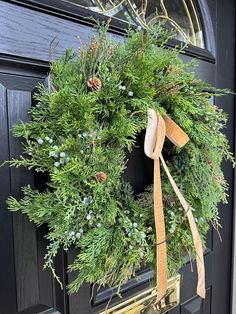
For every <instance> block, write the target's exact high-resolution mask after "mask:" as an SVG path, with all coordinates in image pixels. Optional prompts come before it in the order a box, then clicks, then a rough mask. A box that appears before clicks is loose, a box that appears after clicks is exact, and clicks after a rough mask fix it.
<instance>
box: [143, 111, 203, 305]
mask: <svg viewBox="0 0 236 314" xmlns="http://www.w3.org/2000/svg"><path fill="white" fill-rule="evenodd" d="M165 136H167V137H168V138H169V140H170V141H171V142H172V143H173V144H174V145H176V146H177V147H183V146H184V145H185V144H186V143H187V142H188V141H189V137H188V135H187V134H186V133H185V132H184V131H183V130H182V129H181V128H180V127H179V126H178V125H177V124H176V123H175V122H174V121H173V120H171V119H170V118H169V117H168V116H166V115H165V116H163V117H162V116H160V115H158V114H157V113H156V112H155V110H154V109H148V125H147V129H146V136H145V142H144V151H145V154H146V155H147V156H148V157H149V158H151V159H153V160H154V188H153V190H154V219H155V227H156V243H157V246H156V254H157V269H156V273H157V301H159V300H161V299H162V298H163V297H164V296H165V294H166V290H167V250H166V235H165V222H164V211H163V202H162V188H161V175H160V160H161V162H162V165H163V167H164V170H165V172H166V174H167V177H168V179H169V181H170V183H171V185H172V187H173V190H174V191H175V193H176V196H177V197H178V199H179V201H180V203H181V205H182V207H183V209H184V211H185V214H186V216H187V218H188V221H189V226H190V229H191V232H192V237H193V242H194V247H195V251H196V262H197V271H198V286H197V294H198V295H199V296H200V297H202V298H205V267H204V257H203V248H202V242H201V238H200V235H199V232H198V229H197V226H196V223H195V220H194V217H193V214H192V211H191V208H190V206H189V205H188V203H187V202H186V200H185V198H184V196H183V194H182V193H181V191H180V189H179V188H178V186H177V185H176V183H175V181H174V179H173V178H172V176H171V174H170V172H169V169H168V167H167V165H166V163H165V161H164V158H163V156H162V154H161V152H162V149H163V145H164V141H165Z"/></svg>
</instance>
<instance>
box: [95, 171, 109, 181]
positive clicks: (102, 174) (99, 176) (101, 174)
mask: <svg viewBox="0 0 236 314" xmlns="http://www.w3.org/2000/svg"><path fill="white" fill-rule="evenodd" d="M96 178H97V180H98V181H99V182H100V183H103V182H105V181H106V179H107V175H106V174H105V172H102V171H101V172H97V173H96Z"/></svg>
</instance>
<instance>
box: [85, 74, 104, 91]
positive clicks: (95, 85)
mask: <svg viewBox="0 0 236 314" xmlns="http://www.w3.org/2000/svg"><path fill="white" fill-rule="evenodd" d="M87 84H88V87H89V88H90V89H91V90H92V91H99V90H100V89H101V87H102V83H101V81H100V80H99V78H97V77H96V76H92V77H91V78H90V79H89V80H88V83H87Z"/></svg>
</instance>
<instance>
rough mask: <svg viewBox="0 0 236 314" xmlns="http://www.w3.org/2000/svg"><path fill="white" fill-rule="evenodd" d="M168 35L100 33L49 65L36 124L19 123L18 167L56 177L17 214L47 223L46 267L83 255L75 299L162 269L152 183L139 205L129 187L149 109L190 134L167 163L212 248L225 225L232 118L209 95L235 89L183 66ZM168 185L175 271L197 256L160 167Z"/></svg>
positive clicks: (28, 190)
mask: <svg viewBox="0 0 236 314" xmlns="http://www.w3.org/2000/svg"><path fill="white" fill-rule="evenodd" d="M169 38H170V34H169V33H168V32H167V31H166V30H165V29H164V28H163V26H162V25H157V26H155V27H153V28H151V29H150V30H148V31H146V30H139V31H134V30H131V29H130V30H129V31H128V33H127V36H126V38H125V43H124V44H121V43H118V42H115V41H114V40H113V39H112V38H111V37H110V36H109V35H108V34H107V26H102V27H98V31H97V35H96V36H95V37H94V38H91V40H90V42H89V43H88V44H84V45H82V46H81V47H80V49H79V52H78V53H76V52H73V51H72V50H68V51H66V53H65V55H64V56H63V57H61V58H60V59H59V60H56V61H54V62H53V63H52V65H51V72H50V78H51V87H50V88H49V87H45V86H43V85H39V87H38V92H37V94H36V95H35V98H36V100H37V105H36V106H35V107H33V108H32V109H31V110H30V113H29V114H30V117H31V121H30V122H28V123H24V122H21V123H19V124H18V125H15V126H14V127H13V134H14V136H15V137H20V138H22V143H23V154H22V156H20V158H19V159H18V160H11V161H10V163H11V165H12V166H16V167H19V166H25V167H27V168H28V169H34V170H35V171H39V172H46V173H48V176H49V180H48V182H47V185H48V188H47V189H46V190H45V191H44V192H39V191H37V190H35V189H34V188H33V187H30V186H27V187H23V192H24V197H23V198H22V199H21V200H16V199H15V198H13V197H10V198H9V200H8V205H9V209H10V210H11V211H21V212H22V213H24V214H26V215H27V216H28V217H29V219H30V220H31V221H33V222H34V223H35V224H36V225H37V226H40V225H41V224H43V223H46V224H47V225H48V233H47V235H46V237H47V239H48V241H49V244H48V247H47V254H46V256H45V267H49V268H51V269H52V271H53V273H54V275H55V271H54V269H53V259H54V257H55V256H56V254H57V252H58V249H59V248H60V247H62V248H63V249H64V250H65V251H67V250H68V249H69V248H70V247H71V246H75V247H77V248H78V255H77V258H76V260H75V261H74V263H73V264H72V265H70V266H69V271H78V270H79V275H78V277H77V278H76V279H75V280H74V281H73V282H72V283H71V284H70V286H69V292H71V293H72V292H75V291H77V290H78V289H79V287H80V286H81V284H82V283H83V282H84V281H87V282H89V283H97V284H98V285H99V286H102V285H105V284H108V285H110V286H116V287H118V288H120V286H121V285H122V284H123V283H125V282H126V281H127V280H128V279H129V278H131V277H132V276H134V275H135V272H136V271H137V270H138V269H139V268H140V267H141V266H143V265H151V266H152V265H154V264H155V226H154V219H153V199H152V187H149V188H147V190H146V191H144V193H143V194H141V195H139V196H138V197H134V195H133V190H132V187H131V186H130V184H129V183H127V182H123V180H122V179H121V176H122V173H123V171H124V169H125V162H126V156H125V152H126V150H127V149H128V150H132V148H133V146H134V145H135V142H136V138H137V135H138V134H139V133H140V132H141V131H142V130H143V129H145V127H146V123H147V108H149V107H151V108H154V109H155V110H156V111H157V112H159V113H161V114H163V113H166V114H168V115H169V116H170V117H171V118H172V119H173V120H174V121H175V122H176V123H177V124H179V125H180V126H181V128H182V129H183V130H184V131H185V132H186V133H187V134H188V135H189V137H190V142H189V143H188V144H187V145H186V146H185V147H183V148H182V149H177V148H176V147H175V146H174V145H173V144H171V143H170V142H168V140H166V143H165V145H164V155H165V158H166V160H167V163H168V166H169V168H170V172H171V174H172V175H173V177H174V178H175V180H176V182H177V184H178V185H179V186H180V187H181V189H182V191H183V193H184V195H185V197H186V199H187V201H188V203H189V204H191V205H192V210H193V211H194V216H195V219H196V222H197V225H198V228H199V231H200V234H201V237H202V239H203V242H204V241H205V237H206V233H207V230H208V229H209V223H213V225H214V226H215V227H216V228H218V226H219V215H218V209H217V205H218V203H219V202H221V201H223V202H226V191H227V183H226V182H225V179H224V175H223V173H222V170H221V163H222V160H223V159H224V158H226V159H230V160H231V161H233V160H232V156H231V154H230V153H229V146H228V141H227V139H226V137H225V135H224V134H222V132H221V130H222V128H223V127H224V126H225V124H226V120H227V118H226V115H225V113H223V112H222V110H221V109H219V108H217V106H215V105H212V104H211V103H210V98H211V97H212V96H214V95H221V94H224V93H227V91H226V90H223V91H222V90H216V89H215V88H213V87H212V86H209V85H208V84H207V83H205V82H203V81H201V80H199V79H197V78H196V75H195V72H194V68H195V66H196V65H195V64H194V62H190V63H187V64H184V63H183V62H182V61H181V59H180V58H179V53H180V49H177V48H169V49H167V48H166V47H165V44H166V42H167V41H168V39H169ZM91 77H96V78H98V79H99V80H100V81H101V84H102V86H101V89H99V90H96V91H93V90H91V89H90V88H89V87H88V85H87V82H88V80H89V79H90V78H91ZM97 172H103V173H105V174H106V180H105V181H104V182H100V181H99V180H97V179H96V173H97ZM162 183H163V198H164V209H165V223H166V232H167V246H168V270H169V275H172V274H174V273H176V272H177V271H178V269H179V267H180V266H181V265H182V264H183V260H184V256H185V254H186V252H188V253H189V254H190V255H192V254H194V250H193V242H192V238H191V233H190V230H189V226H188V223H187V221H186V219H185V217H184V213H183V210H182V209H181V206H180V204H179V202H178V200H177V199H176V196H175V195H174V192H173V190H172V188H171V186H170V184H169V182H168V179H167V177H166V176H165V174H164V172H163V171H162ZM55 276H56V275H55ZM57 279H58V278H57ZM58 280H59V279H58ZM118 291H119V289H118Z"/></svg>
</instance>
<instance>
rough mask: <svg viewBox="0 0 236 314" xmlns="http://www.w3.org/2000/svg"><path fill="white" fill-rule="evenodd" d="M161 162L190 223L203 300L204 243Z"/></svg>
mask: <svg viewBox="0 0 236 314" xmlns="http://www.w3.org/2000/svg"><path fill="white" fill-rule="evenodd" d="M160 159H161V162H162V164H163V167H164V169H165V172H166V174H167V176H168V179H169V181H170V183H171V185H172V187H173V189H174V191H175V193H176V195H177V197H178V199H179V201H180V203H181V205H182V206H183V208H184V210H185V214H186V216H187V218H188V221H189V226H190V229H191V232H192V236H193V243H194V247H195V252H196V262H197V272H198V285H197V294H198V295H199V296H200V297H201V298H203V299H204V298H205V295H206V289H205V266H204V256H203V248H202V242H201V238H200V235H199V232H198V229H197V226H196V223H195V220H194V217H193V214H192V211H191V209H190V208H189V205H188V203H187V202H186V200H185V198H184V196H183V194H182V193H181V191H180V190H179V188H178V186H177V185H176V183H175V181H174V179H173V178H172V176H171V174H170V172H169V169H168V167H167V165H166V163H165V161H164V158H163V156H162V155H161V156H160Z"/></svg>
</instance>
